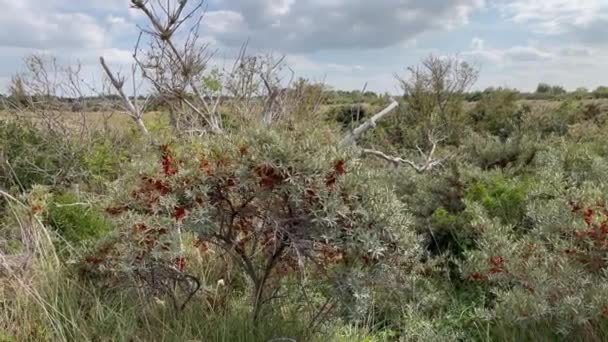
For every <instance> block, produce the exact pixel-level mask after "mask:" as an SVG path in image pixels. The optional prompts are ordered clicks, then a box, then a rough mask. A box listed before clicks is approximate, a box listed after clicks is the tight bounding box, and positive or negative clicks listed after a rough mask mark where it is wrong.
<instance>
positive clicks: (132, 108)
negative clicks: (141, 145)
mask: <svg viewBox="0 0 608 342" xmlns="http://www.w3.org/2000/svg"><path fill="white" fill-rule="evenodd" d="M99 62H100V63H101V66H102V67H103V70H104V71H105V73H106V75H107V76H108V78H109V79H110V82H111V83H112V86H113V87H114V89H116V91H117V92H118V95H119V96H120V98H121V99H122V101H123V104H124V106H125V109H126V110H127V112H128V114H129V116H130V117H131V118H132V119H133V121H135V124H137V126H138V127H139V130H140V131H141V132H142V133H143V134H144V135H149V134H150V133H149V132H148V129H147V128H146V125H145V124H144V121H143V112H142V110H141V109H140V108H138V106H137V105H136V103H135V102H134V101H135V100H133V101H131V99H129V97H128V96H127V95H126V94H125V92H124V89H123V88H124V84H125V79H124V78H123V77H120V75H114V74H113V73H112V71H111V70H110V68H109V67H108V65H107V64H106V61H105V60H104V58H103V57H99ZM133 82H135V80H133Z"/></svg>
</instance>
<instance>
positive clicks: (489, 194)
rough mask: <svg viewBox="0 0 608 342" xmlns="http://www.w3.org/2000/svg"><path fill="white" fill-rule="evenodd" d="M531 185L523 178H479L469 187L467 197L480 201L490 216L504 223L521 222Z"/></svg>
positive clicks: (513, 223)
mask: <svg viewBox="0 0 608 342" xmlns="http://www.w3.org/2000/svg"><path fill="white" fill-rule="evenodd" d="M528 190H529V186H528V185H527V182H526V181H524V180H521V179H515V180H511V179H507V178H505V177H504V176H501V175H496V176H492V177H488V178H487V179H483V180H479V181H476V182H474V183H473V184H471V185H470V186H469V187H468V189H467V194H466V198H467V200H469V201H474V202H479V203H480V204H481V205H482V206H483V207H484V208H485V209H486V210H487V212H488V214H489V216H490V217H495V218H498V219H500V220H501V222H503V223H504V224H512V225H516V224H519V223H520V222H521V221H522V220H523V218H524V216H525V214H526V200H527V195H528Z"/></svg>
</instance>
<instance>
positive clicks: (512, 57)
mask: <svg viewBox="0 0 608 342" xmlns="http://www.w3.org/2000/svg"><path fill="white" fill-rule="evenodd" d="M471 47H472V50H471V51H468V52H465V53H464V54H463V55H464V56H467V57H472V58H481V59H482V62H484V61H485V62H490V63H498V64H501V65H505V64H516V63H526V62H537V61H547V60H550V59H552V58H554V57H555V52H554V51H550V50H547V49H542V48H539V47H534V46H512V47H509V48H505V49H496V48H491V47H486V46H485V42H484V41H483V40H482V39H479V38H473V40H472V42H471Z"/></svg>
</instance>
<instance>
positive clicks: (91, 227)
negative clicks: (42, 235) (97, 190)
mask: <svg viewBox="0 0 608 342" xmlns="http://www.w3.org/2000/svg"><path fill="white" fill-rule="evenodd" d="M46 221H47V222H48V223H49V225H50V226H51V227H53V228H54V229H56V230H57V231H58V232H59V233H60V234H61V235H62V236H63V237H64V238H65V239H66V240H67V241H69V242H73V243H80V242H83V241H86V240H92V239H98V238H100V237H103V236H104V235H106V234H107V233H109V232H110V231H111V230H112V228H113V226H112V224H111V222H110V221H108V220H107V219H106V217H105V216H104V214H103V213H102V212H101V211H100V210H98V209H97V208H95V207H94V206H92V205H91V204H90V203H82V202H81V200H80V198H78V196H76V195H74V194H72V193H63V194H58V195H53V196H52V198H51V202H50V203H49V204H48V208H47V212H46Z"/></svg>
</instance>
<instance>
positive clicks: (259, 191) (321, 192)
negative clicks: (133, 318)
mask: <svg viewBox="0 0 608 342" xmlns="http://www.w3.org/2000/svg"><path fill="white" fill-rule="evenodd" d="M308 133H311V131H308ZM323 135H324V132H322V131H321V132H318V133H316V134H315V133H311V134H307V135H305V136H302V135H300V134H295V135H292V134H280V133H277V132H272V131H267V130H263V131H253V132H251V133H248V134H245V135H241V137H236V136H226V137H221V138H219V139H218V138H214V139H211V140H204V141H201V142H200V143H199V144H194V146H192V147H187V146H182V149H179V150H178V151H176V152H173V151H172V150H171V149H170V148H169V147H168V146H165V147H163V152H162V156H161V167H160V168H158V171H156V172H152V173H148V174H145V175H137V176H136V178H135V179H133V178H129V179H127V180H126V181H127V183H128V184H137V186H136V187H135V188H131V189H130V190H129V196H128V197H129V199H128V200H127V201H125V202H123V203H118V204H115V205H114V206H113V207H112V208H110V209H109V210H110V212H112V213H115V214H122V215H121V216H124V215H125V214H126V213H128V215H127V216H126V218H129V217H133V215H136V216H135V217H138V218H137V219H136V220H135V221H131V222H132V223H131V224H126V222H125V223H123V225H126V226H127V227H130V228H129V229H128V230H127V231H126V232H124V233H123V234H132V236H128V235H127V236H125V237H124V238H121V239H120V243H121V244H122V243H131V242H132V243H136V242H137V241H140V242H141V243H143V245H141V247H135V246H132V247H129V248H122V247H121V248H116V247H113V249H114V250H122V249H125V250H128V251H130V252H131V253H130V255H128V256H126V257H127V258H126V259H125V260H123V261H122V262H123V263H126V264H129V265H130V264H133V263H135V264H141V265H145V263H146V262H150V261H151V260H156V261H157V262H158V261H159V260H161V259H163V258H164V259H165V260H166V262H167V263H168V264H172V263H175V264H176V267H177V268H179V269H183V268H184V267H185V266H184V265H185V263H186V262H187V260H185V259H183V256H181V255H180V250H181V249H182V247H181V246H180V241H181V239H182V237H181V235H182V234H183V233H185V232H192V233H194V234H195V236H196V237H197V239H198V242H197V243H198V244H199V245H201V246H206V247H205V248H209V247H211V246H214V247H215V248H219V249H220V250H224V251H225V252H228V253H230V254H231V255H232V256H233V263H234V265H235V267H241V269H242V272H243V274H244V276H246V277H247V278H248V280H249V281H250V284H251V300H252V303H253V310H254V318H255V319H257V318H258V317H259V315H260V311H261V309H262V305H263V303H268V302H270V301H271V299H272V297H273V293H276V292H280V291H281V290H282V289H283V288H282V285H283V283H284V282H285V281H286V279H287V278H289V277H296V276H297V277H304V276H306V277H311V278H312V279H315V282H314V283H315V286H319V285H321V284H323V281H330V282H329V283H332V282H334V283H333V284H332V285H331V286H337V287H336V288H335V291H338V292H336V294H335V295H336V296H339V295H340V292H341V291H345V289H341V287H344V286H346V287H348V288H350V286H354V285H356V284H357V283H360V282H361V281H363V279H358V278H360V277H361V276H363V275H365V273H367V274H368V275H369V276H371V275H372V274H374V271H373V270H374V268H377V265H378V264H381V263H382V262H384V261H385V260H389V259H390V258H391V257H392V256H393V255H400V257H402V258H404V256H405V255H410V254H412V253H414V252H415V250H416V243H415V239H414V237H413V236H412V234H411V233H409V232H408V229H407V216H406V215H405V210H404V208H402V207H401V206H400V204H399V202H398V201H397V200H396V199H395V198H394V197H393V196H391V194H390V192H389V193H386V192H384V191H382V188H381V187H378V184H377V182H376V181H374V177H373V174H369V171H366V170H365V168H363V167H362V166H361V165H359V164H357V162H356V161H355V160H352V159H351V158H352V157H350V156H349V155H348V154H345V153H344V152H338V151H335V149H334V148H333V147H331V146H334V145H335V142H331V140H330V141H328V139H327V138H325V137H324V136H323ZM179 156H184V157H186V156H187V158H180V157H179ZM138 179H139V180H138ZM123 212H124V213H125V214H123ZM131 227H132V228H131ZM129 241H131V242H129ZM407 246H409V247H407ZM403 248H407V253H406V254H402V253H404V252H405V251H404V250H403ZM104 254H105V255H107V254H108V252H105V253H104ZM105 255H104V256H105ZM163 255H166V257H163ZM104 256H96V257H95V258H96V259H95V263H103V264H104V265H106V266H107V264H105V262H106V261H105V260H98V259H97V258H103V257H104ZM131 258H132V259H131ZM119 266H120V265H116V267H119ZM362 267H363V268H369V269H368V270H367V271H366V272H365V273H362V272H360V271H359V270H360V269H361V268H362ZM315 268H318V269H317V270H315V271H313V270H314V269H315ZM311 271H312V272H313V273H312V274H309V272H311ZM320 274H325V276H321V275H320ZM338 275H340V276H339V277H338ZM336 277H337V278H336ZM324 278H328V279H324ZM334 278H336V279H334ZM336 281H337V282H336ZM302 285H306V284H302Z"/></svg>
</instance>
